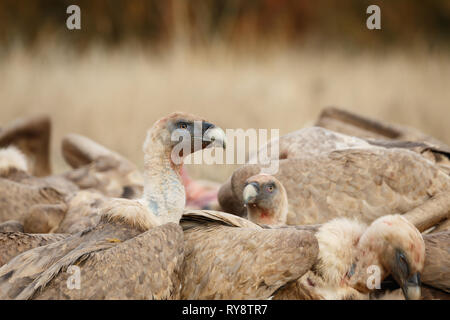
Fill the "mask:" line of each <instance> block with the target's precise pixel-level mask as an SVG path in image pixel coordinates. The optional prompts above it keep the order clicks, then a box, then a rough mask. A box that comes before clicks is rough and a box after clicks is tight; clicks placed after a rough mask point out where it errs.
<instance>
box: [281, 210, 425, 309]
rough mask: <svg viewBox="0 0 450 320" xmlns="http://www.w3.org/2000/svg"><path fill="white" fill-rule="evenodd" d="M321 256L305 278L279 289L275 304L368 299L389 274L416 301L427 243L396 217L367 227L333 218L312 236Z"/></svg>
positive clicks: (399, 217)
mask: <svg viewBox="0 0 450 320" xmlns="http://www.w3.org/2000/svg"><path fill="white" fill-rule="evenodd" d="M315 236H316V237H317V240H318V242H319V254H318V258H317V260H316V261H315V264H314V265H313V267H312V268H311V270H309V271H308V272H307V273H306V274H305V275H304V276H302V277H301V278H300V279H298V280H297V281H295V282H291V283H289V284H288V285H286V286H285V287H283V288H281V289H280V290H279V291H278V292H277V293H276V294H275V296H274V299H300V300H310V299H313V300H317V299H326V300H329V299H331V300H341V299H342V300H347V299H351V300H353V299H357V300H359V299H369V298H370V293H371V292H372V291H373V290H375V289H376V282H375V281H376V280H375V278H374V277H372V276H375V277H378V279H379V280H380V281H382V280H383V279H384V278H386V277H387V276H389V275H392V276H393V277H394V279H395V280H396V282H397V283H398V284H399V285H400V286H401V288H402V291H403V294H404V295H405V297H406V298H408V299H419V298H420V297H421V292H420V274H421V272H422V270H423V267H424V260H425V244H424V241H423V238H422V236H421V235H420V233H419V231H418V230H417V229H416V228H415V227H414V226H413V225H412V224H411V223H410V222H408V221H407V220H406V219H405V218H403V217H402V216H400V215H388V216H383V217H381V218H378V219H377V220H375V221H374V222H373V223H372V224H371V225H370V226H368V225H366V224H364V223H361V222H359V221H356V220H350V219H346V218H337V219H333V220H331V221H330V222H327V223H325V224H323V225H322V226H320V227H319V228H318V230H317V232H316V233H315Z"/></svg>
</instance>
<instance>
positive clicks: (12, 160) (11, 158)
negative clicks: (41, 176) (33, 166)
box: [0, 146, 28, 173]
mask: <svg viewBox="0 0 450 320" xmlns="http://www.w3.org/2000/svg"><path fill="white" fill-rule="evenodd" d="M12 168H16V169H17V170H22V171H26V172H28V164H27V158H26V157H25V155H24V154H23V153H22V152H21V151H20V150H19V149H17V148H16V147H14V146H9V147H7V148H2V149H0V173H3V172H6V171H8V170H10V169H12Z"/></svg>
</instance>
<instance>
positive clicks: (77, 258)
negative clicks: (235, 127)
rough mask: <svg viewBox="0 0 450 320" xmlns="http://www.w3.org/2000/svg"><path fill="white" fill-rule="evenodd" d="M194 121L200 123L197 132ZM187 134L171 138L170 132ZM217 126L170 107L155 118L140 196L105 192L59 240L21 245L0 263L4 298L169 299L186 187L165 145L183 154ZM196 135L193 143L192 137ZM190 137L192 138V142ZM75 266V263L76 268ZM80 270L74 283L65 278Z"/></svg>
mask: <svg viewBox="0 0 450 320" xmlns="http://www.w3.org/2000/svg"><path fill="white" fill-rule="evenodd" d="M194 122H200V123H201V130H200V132H198V131H197V129H195V132H194V126H195V123H194ZM175 131H177V132H179V131H181V133H182V134H186V135H188V136H189V137H190V139H189V140H186V139H183V140H182V141H181V142H180V141H178V140H172V134H173V132H175ZM224 139H225V135H224V133H223V131H222V130H221V129H220V128H216V127H215V126H214V125H212V124H210V123H208V122H206V121H203V120H201V119H198V118H197V117H194V116H191V115H188V114H183V113H174V114H172V115H169V116H168V117H166V118H163V119H161V120H159V121H157V122H156V123H155V124H154V125H153V127H152V128H151V129H150V130H149V131H148V133H147V138H146V141H145V143H144V154H145V158H144V159H145V171H144V181H145V182H144V196H143V197H142V198H141V199H139V200H128V199H112V200H110V201H109V202H108V203H107V204H106V205H105V206H103V207H102V209H101V212H100V215H101V218H100V222H99V223H98V224H97V225H96V226H94V227H92V228H88V229H87V230H83V231H81V232H78V233H76V234H73V235H71V236H68V237H65V238H64V239H62V240H59V241H56V242H52V243H50V244H47V245H45V246H41V247H37V248H34V249H31V250H28V251H25V252H23V253H21V254H19V255H18V256H16V257H14V258H13V259H12V260H10V261H9V262H8V263H7V264H5V265H3V266H2V267H1V268H0V297H1V298H3V299H5V298H7V299H51V298H53V299H172V298H175V299H176V298H178V297H179V293H180V283H179V273H180V271H181V270H180V268H181V265H182V262H183V252H184V242H183V231H182V229H181V227H180V226H179V225H178V222H179V219H180V217H181V215H182V212H183V208H184V204H185V194H184V187H183V185H182V182H181V177H180V173H179V170H180V168H181V165H182V161H181V162H180V163H175V162H174V159H175V158H174V157H173V155H172V150H173V149H174V148H175V147H177V146H179V145H180V143H181V144H182V145H183V146H185V145H187V146H189V149H186V148H183V153H182V154H180V153H179V156H180V157H181V160H182V159H183V158H184V157H185V156H187V155H188V154H189V153H192V152H195V151H198V150H200V149H202V148H205V147H208V146H214V145H216V143H219V144H220V143H221V142H223V141H224ZM198 141H200V144H198ZM194 142H195V143H194ZM77 267H78V269H77ZM76 270H79V273H78V276H80V278H79V282H80V283H79V289H77V288H75V289H74V288H73V287H72V286H70V285H69V283H71V281H72V280H73V278H71V273H72V272H76Z"/></svg>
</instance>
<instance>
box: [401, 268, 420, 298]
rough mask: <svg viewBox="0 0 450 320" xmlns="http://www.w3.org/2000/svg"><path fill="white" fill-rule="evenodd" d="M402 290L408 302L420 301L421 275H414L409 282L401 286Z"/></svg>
mask: <svg viewBox="0 0 450 320" xmlns="http://www.w3.org/2000/svg"><path fill="white" fill-rule="evenodd" d="M401 288H402V291H403V295H404V296H405V299H406V300H419V299H420V297H421V290H420V273H419V272H416V273H414V274H413V275H412V276H411V277H410V278H409V279H408V280H406V281H405V282H404V283H402V284H401Z"/></svg>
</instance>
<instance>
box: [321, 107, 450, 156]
mask: <svg viewBox="0 0 450 320" xmlns="http://www.w3.org/2000/svg"><path fill="white" fill-rule="evenodd" d="M316 126H319V127H322V128H327V129H329V130H333V131H335V132H340V133H343V134H347V135H351V136H355V137H360V138H369V139H382V140H391V139H392V140H403V141H416V142H426V143H430V144H431V145H434V146H437V147H439V148H441V149H443V150H447V152H448V151H450V147H449V146H448V145H446V144H445V143H443V142H442V141H439V140H437V139H435V138H433V137H431V136H429V135H426V134H424V133H422V132H420V131H419V130H417V129H414V128H410V127H406V126H402V125H398V124H391V123H384V122H381V121H378V120H375V119H370V118H367V117H364V116H361V115H358V114H355V113H352V112H349V111H346V110H342V109H339V108H325V109H324V110H323V111H322V112H321V114H320V115H319V119H318V120H317V122H316Z"/></svg>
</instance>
